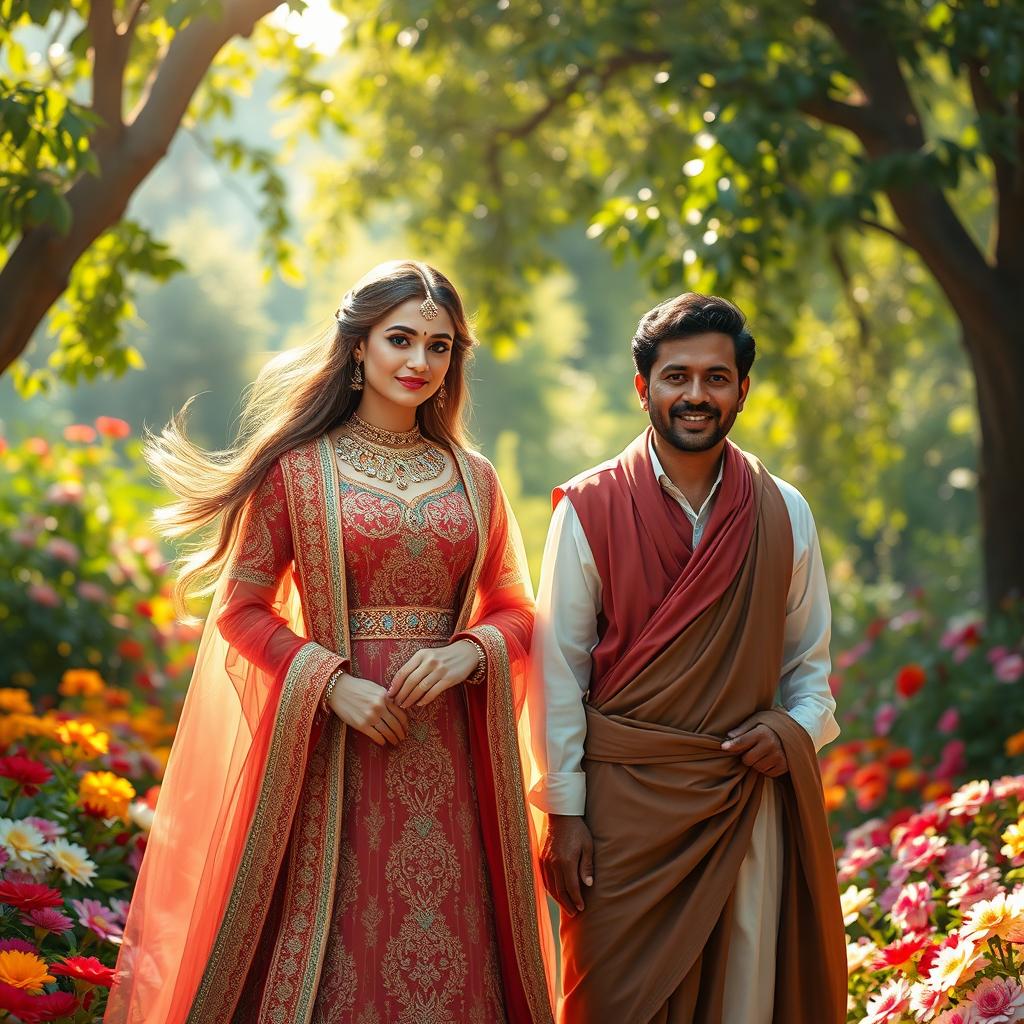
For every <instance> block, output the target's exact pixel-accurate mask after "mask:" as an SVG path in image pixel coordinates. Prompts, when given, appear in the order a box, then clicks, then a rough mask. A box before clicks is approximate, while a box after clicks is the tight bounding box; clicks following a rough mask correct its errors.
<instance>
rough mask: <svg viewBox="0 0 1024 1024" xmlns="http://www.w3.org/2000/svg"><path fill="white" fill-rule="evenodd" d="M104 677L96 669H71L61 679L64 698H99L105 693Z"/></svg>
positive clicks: (59, 689)
mask: <svg viewBox="0 0 1024 1024" xmlns="http://www.w3.org/2000/svg"><path fill="white" fill-rule="evenodd" d="M103 688H104V684H103V677H102V676H101V675H100V674H99V672H97V671H96V670H95V669H91V668H69V669H68V670H67V672H65V673H64V675H63V676H62V677H61V681H60V686H59V688H58V692H59V693H60V695H61V696H62V697H97V696H99V695H100V694H101V693H102V692H103Z"/></svg>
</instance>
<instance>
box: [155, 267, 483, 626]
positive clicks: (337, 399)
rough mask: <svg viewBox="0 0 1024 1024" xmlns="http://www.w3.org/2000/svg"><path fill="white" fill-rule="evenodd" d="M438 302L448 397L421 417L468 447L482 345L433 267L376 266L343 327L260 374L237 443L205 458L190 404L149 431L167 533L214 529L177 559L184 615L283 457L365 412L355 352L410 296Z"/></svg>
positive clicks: (345, 305) (159, 517) (177, 593)
mask: <svg viewBox="0 0 1024 1024" xmlns="http://www.w3.org/2000/svg"><path fill="white" fill-rule="evenodd" d="M428 297H429V298H431V299H433V301H434V302H435V303H436V304H437V305H438V306H440V307H443V308H444V309H445V310H447V311H448V314H449V316H450V317H451V320H452V324H453V325H454V328H455V341H454V344H453V345H452V357H451V363H450V364H449V367H448V372H447V374H446V375H445V379H444V386H445V390H446V391H447V396H446V398H445V399H444V401H443V402H438V401H437V393H436V392H435V394H434V395H433V396H432V397H431V398H429V399H428V400H427V401H426V402H424V403H423V404H422V405H421V406H420V407H419V408H418V409H417V411H416V418H417V421H418V422H419V426H420V430H421V431H422V432H423V434H424V436H426V437H428V438H430V439H431V440H432V441H435V442H437V443H438V444H441V445H443V446H445V447H449V448H451V447H466V446H467V444H468V443H469V442H468V434H467V431H466V426H465V421H464V409H465V404H466V382H465V367H466V364H467V361H468V359H469V357H470V354H471V350H472V348H473V346H474V345H475V344H476V340H475V338H474V337H473V333H472V330H471V328H470V326H469V323H468V321H467V318H466V313H465V309H464V308H463V305H462V299H461V298H460V296H459V293H458V292H457V291H456V290H455V286H454V285H453V284H452V283H451V281H449V280H448V278H447V277H445V276H444V274H442V273H441V272H440V271H438V270H435V269H434V268H433V267H430V266H428V265H427V264H425V263H419V262H415V261H412V260H393V261H391V262H388V263H382V264H380V265H379V266H377V267H374V268H373V270H371V271H370V272H369V273H368V274H367V275H366V276H365V277H363V278H362V279H361V280H360V281H359V282H358V283H357V284H356V285H355V287H354V288H352V290H351V291H349V292H348V293H347V294H346V295H345V297H344V298H343V299H342V302H341V306H340V307H339V308H338V310H337V312H336V313H335V321H336V322H335V325H334V326H333V327H331V328H329V329H328V330H327V331H325V332H324V333H323V334H322V335H321V336H320V337H318V338H317V339H316V340H314V341H313V342H311V343H310V344H308V345H305V346H303V347H301V348H298V349H292V350H290V351H288V352H282V353H281V354H280V355H278V356H276V357H275V358H273V359H272V360H271V361H270V362H269V363H267V365H266V366H265V367H264V368H263V370H262V371H261V372H260V374H259V376H258V377H257V378H256V382H255V383H254V384H253V385H252V388H251V389H250V390H249V392H248V395H247V396H246V399H245V404H244V407H243V409H242V414H241V417H240V420H239V427H238V435H237V437H236V439H235V442H234V444H233V445H232V446H231V447H229V448H225V449H224V450H222V451H206V450H204V449H203V448H200V447H199V446H198V445H196V444H195V443H194V442H192V441H190V440H189V438H188V436H187V433H186V429H185V419H186V415H187V412H188V407H189V405H190V404H191V402H192V399H190V400H189V401H188V402H186V403H185V406H184V407H183V408H182V410H181V411H180V412H179V413H178V414H177V415H176V416H174V417H172V419H171V422H170V423H169V424H168V425H167V426H166V427H164V429H163V430H162V431H161V432H160V434H159V435H156V434H152V433H147V435H146V441H145V448H144V454H145V458H146V461H147V462H148V463H149V466H150V468H151V469H152V470H153V472H154V473H155V474H156V475H157V476H158V477H159V478H160V479H161V480H162V481H163V483H164V484H165V485H166V486H167V487H168V488H169V489H170V490H171V491H172V492H173V493H174V495H175V496H176V498H177V500H176V501H175V502H174V503H173V504H171V505H167V506H165V507H164V508H161V509H158V510H157V513H156V521H157V524H158V527H159V529H160V531H161V533H163V534H164V535H165V536H167V537H171V538H181V537H185V536H188V535H189V534H192V533H194V532H196V531H204V530H205V531H206V535H205V537H204V539H203V541H201V542H200V543H199V544H198V545H196V546H194V547H193V548H192V549H191V550H188V551H187V552H186V554H185V555H184V556H183V557H182V558H181V559H180V560H179V567H180V571H179V575H178V578H177V581H176V583H175V588H174V600H175V605H176V606H177V608H178V611H179V613H182V614H184V613H185V612H186V602H187V600H188V598H189V597H190V596H195V595H199V594H203V593H208V592H209V591H211V590H212V589H213V587H214V585H215V584H216V581H217V578H218V576H219V575H220V572H221V570H222V569H223V567H224V565H225V563H226V562H227V560H228V558H229V556H230V554H231V549H232V547H233V545H234V543H235V540H236V538H237V535H238V530H239V526H240V523H241V517H242V513H243V512H244V510H245V506H246V503H247V501H248V500H249V498H250V497H251V496H252V494H253V493H254V492H255V491H256V488H257V487H258V486H259V485H260V483H261V481H262V480H263V477H264V476H265V475H266V473H267V471H268V470H269V469H270V467H271V466H272V465H273V464H274V462H275V460H276V459H277V458H279V457H280V456H281V455H283V454H284V453H285V452H286V451H288V450H289V449H291V448H295V447H296V446H298V445H300V444H303V443H304V442H306V441H311V440H313V439H314V438H316V437H319V436H320V435H321V434H323V433H325V432H326V431H328V430H330V429H331V428H332V427H335V426H337V425H338V424H339V423H343V422H345V421H346V420H347V419H348V418H349V417H350V416H351V415H352V413H353V412H355V409H356V407H357V406H358V405H359V392H358V391H353V390H352V387H351V384H352V376H353V373H354V370H355V359H354V357H353V350H354V349H355V347H356V345H357V344H358V343H359V342H360V341H362V340H364V339H365V338H366V337H367V336H368V335H369V333H370V330H371V328H373V326H374V325H375V324H377V323H379V322H380V321H381V320H382V319H383V318H384V317H385V316H386V315H387V313H388V312H389V311H390V310H392V309H394V308H395V307H396V306H400V305H401V304H402V303H403V302H406V301H407V300H409V299H425V298H428Z"/></svg>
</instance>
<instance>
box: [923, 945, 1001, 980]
mask: <svg viewBox="0 0 1024 1024" xmlns="http://www.w3.org/2000/svg"><path fill="white" fill-rule="evenodd" d="M986 966H988V960H987V959H986V957H985V956H984V949H983V948H979V947H978V944H977V943H976V942H974V940H973V939H971V938H969V937H967V936H965V935H961V934H960V932H957V931H952V932H950V933H949V935H947V936H946V938H945V940H944V941H943V942H942V943H941V944H940V945H939V947H938V949H937V950H936V951H935V955H934V957H932V958H929V970H928V979H927V980H928V985H929V986H930V987H931V988H937V989H940V990H942V991H945V990H946V989H950V988H956V987H957V986H958V985H962V984H963V983H964V982H967V981H970V980H971V978H973V977H974V976H975V974H977V973H978V971H980V970H982V968H984V967H986Z"/></svg>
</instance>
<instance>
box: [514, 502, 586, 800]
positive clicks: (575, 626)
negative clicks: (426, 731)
mask: <svg viewBox="0 0 1024 1024" xmlns="http://www.w3.org/2000/svg"><path fill="white" fill-rule="evenodd" d="M600 608H601V579H600V576H599V575H598V572H597V565H596V563H595V562H594V556H593V554H592V553H591V550H590V544H589V543H588V542H587V537H586V534H585V533H584V532H583V526H582V524H581V523H580V521H579V516H577V514H576V509H575V508H573V505H572V502H571V501H569V499H568V498H562V500H561V501H560V502H559V503H558V505H557V506H556V508H555V511H554V515H553V516H552V517H551V526H550V527H549V529H548V538H547V542H546V544H545V545H544V559H543V562H542V563H541V570H540V589H539V591H538V594H537V620H536V624H535V626H534V631H533V646H532V649H531V662H532V665H531V684H530V699H529V707H530V732H531V743H532V746H533V756H534V760H535V761H536V763H537V768H538V769H539V771H540V773H541V777H540V779H539V781H538V782H537V783H536V785H534V787H533V789H532V790H531V791H530V801H531V803H533V804H534V805H535V806H536V807H538V808H539V809H540V810H542V811H546V812H547V813H549V814H582V813H583V811H584V808H585V805H586V794H587V784H586V776H585V775H584V773H583V769H582V761H583V743H584V740H585V739H586V735H587V716H586V712H585V710H584V707H583V698H584V695H585V694H586V692H587V690H588V689H589V688H590V670H591V653H592V652H593V650H594V648H595V647H596V646H597V641H598V635H597V616H598V613H599V611H600Z"/></svg>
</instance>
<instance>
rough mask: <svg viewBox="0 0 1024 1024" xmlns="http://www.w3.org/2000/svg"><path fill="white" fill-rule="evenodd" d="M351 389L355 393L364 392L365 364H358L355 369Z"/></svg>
mask: <svg viewBox="0 0 1024 1024" xmlns="http://www.w3.org/2000/svg"><path fill="white" fill-rule="evenodd" d="M349 387H350V388H351V389H352V390H353V391H362V390H363V364H362V363H356V368H355V370H354V372H353V373H352V383H351V384H349Z"/></svg>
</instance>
